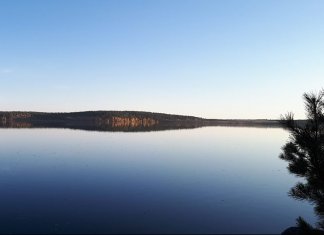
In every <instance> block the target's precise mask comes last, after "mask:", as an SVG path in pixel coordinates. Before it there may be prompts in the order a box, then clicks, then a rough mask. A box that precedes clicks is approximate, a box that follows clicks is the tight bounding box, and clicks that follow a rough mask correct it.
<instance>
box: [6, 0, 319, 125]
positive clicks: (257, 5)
mask: <svg viewBox="0 0 324 235" xmlns="http://www.w3.org/2000/svg"><path fill="white" fill-rule="evenodd" d="M323 12H324V2H323V1H320V0H318V1H316V0H313V1H190V0H188V1H180V0H179V1H98V0H97V1H85V0H78V1H72V0H71V1H63V0H57V1H40V0H30V1H17V0H10V1H6V0H0V34H1V37H0V51H1V56H0V82H1V86H0V110H1V111H38V112H75V111H89V110H132V111H133V110H134V111H148V112H159V113H169V114H179V115H190V116H197V117H203V118H219V119H278V118H280V115H281V114H285V113H287V112H288V111H292V112H294V113H295V117H296V118H297V119H302V118H304V117H305V115H304V105H303V100H302V94H303V93H304V92H308V91H318V90H320V89H321V88H322V87H323V78H324V64H323V63H324V60H323V53H324V43H323V42H324V27H323V25H324V14H323Z"/></svg>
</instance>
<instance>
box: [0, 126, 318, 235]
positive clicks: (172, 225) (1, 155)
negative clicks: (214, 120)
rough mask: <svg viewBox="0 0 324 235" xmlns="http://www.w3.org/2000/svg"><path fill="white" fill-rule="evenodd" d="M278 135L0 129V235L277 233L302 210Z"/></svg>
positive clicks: (306, 208) (225, 130) (307, 210)
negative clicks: (290, 193) (294, 196)
mask: <svg viewBox="0 0 324 235" xmlns="http://www.w3.org/2000/svg"><path fill="white" fill-rule="evenodd" d="M287 138H288V133H287V132H286V131H284V130H282V129H279V128H268V129H266V128H241V127H232V128H230V127H206V128H199V129H192V130H173V131H161V132H143V133H122V132H117V133H116V132H91V131H81V130H80V131H78V130H68V129H0V140H1V141H0V190H1V191H0V193H1V200H0V233H22V232H23V233H280V232H282V231H283V230H284V229H285V228H287V227H289V226H293V225H294V224H295V219H296V217H298V216H303V217H304V218H305V219H306V220H308V221H309V222H314V221H315V217H314V215H313V209H312V207H311V206H310V205H308V204H307V203H301V202H298V201H294V200H293V199H292V198H290V197H288V196H287V192H288V191H289V189H290V188H291V187H292V186H293V185H294V184H295V183H296V182H297V180H298V179H297V178H295V177H294V176H293V175H289V173H288V172H287V170H286V165H287V163H286V162H284V161H282V160H280V159H279V158H278V155H279V153H280V147H281V146H282V145H283V144H284V143H285V141H286V140H287Z"/></svg>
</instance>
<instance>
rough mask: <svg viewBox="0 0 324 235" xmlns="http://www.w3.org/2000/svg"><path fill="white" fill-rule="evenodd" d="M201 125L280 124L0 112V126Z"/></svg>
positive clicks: (144, 115) (106, 113)
mask: <svg viewBox="0 0 324 235" xmlns="http://www.w3.org/2000/svg"><path fill="white" fill-rule="evenodd" d="M203 126H251V127H281V124H280V122H279V120H268V119H206V118H201V117H194V116H185V115H174V114H165V113H153V112H140V111H86V112H70V113H45V112H0V127H3V128H6V127H7V128H32V127H36V128H37V127H39V128H41V127H44V128H71V129H85V130H102V131H150V130H167V129H182V128H197V127H203Z"/></svg>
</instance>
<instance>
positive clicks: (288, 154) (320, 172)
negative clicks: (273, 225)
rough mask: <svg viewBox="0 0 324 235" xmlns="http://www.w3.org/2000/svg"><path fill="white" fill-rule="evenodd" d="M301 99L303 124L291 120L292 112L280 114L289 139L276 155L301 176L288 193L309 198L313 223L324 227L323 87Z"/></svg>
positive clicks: (300, 222) (302, 225)
mask: <svg viewBox="0 0 324 235" xmlns="http://www.w3.org/2000/svg"><path fill="white" fill-rule="evenodd" d="M304 100H305V107H306V116H307V120H306V122H305V123H304V124H303V125H298V124H297V123H296V122H295V120H294V115H293V114H292V113H288V114H287V115H285V116H284V117H282V121H281V122H282V124H283V125H284V127H285V128H287V129H288V130H289V132H290V140H289V142H288V143H286V144H285V145H284V146H283V147H282V151H283V152H282V154H280V156H279V157H280V158H281V159H283V160H285V161H287V162H288V170H289V171H290V172H291V173H293V174H295V175H297V176H299V177H303V178H304V179H305V182H303V183H302V182H299V183H297V184H296V185H295V186H294V187H293V188H292V189H291V190H290V192H289V195H290V196H291V197H293V198H295V199H297V200H307V201H309V202H311V203H312V204H313V205H314V207H315V212H316V214H317V215H318V217H319V220H320V221H319V222H318V224H317V227H318V228H320V229H324V113H323V111H324V90H322V91H320V92H319V93H318V94H314V93H305V94H304ZM297 225H298V226H299V227H300V228H301V229H303V230H304V231H308V230H312V229H313V228H312V226H310V225H309V224H308V223H307V222H306V221H304V220H303V219H302V218H301V217H299V218H298V219H297ZM317 232H321V231H317Z"/></svg>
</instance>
